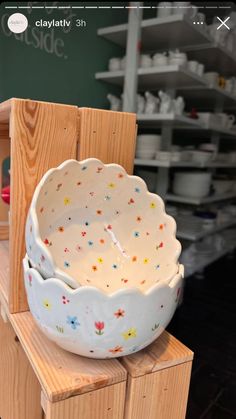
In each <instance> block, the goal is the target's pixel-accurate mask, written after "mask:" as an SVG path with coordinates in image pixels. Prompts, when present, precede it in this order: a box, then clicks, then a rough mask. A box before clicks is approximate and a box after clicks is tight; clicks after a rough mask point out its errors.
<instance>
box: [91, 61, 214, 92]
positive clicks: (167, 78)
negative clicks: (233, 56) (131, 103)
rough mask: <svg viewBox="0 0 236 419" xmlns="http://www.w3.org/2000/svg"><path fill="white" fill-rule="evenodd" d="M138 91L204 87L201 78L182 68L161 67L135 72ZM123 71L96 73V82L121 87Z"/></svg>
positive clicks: (174, 66)
mask: <svg viewBox="0 0 236 419" xmlns="http://www.w3.org/2000/svg"><path fill="white" fill-rule="evenodd" d="M137 75H138V86H139V90H140V91H142V90H146V89H158V88H163V87H164V88H173V89H176V87H177V86H179V87H180V88H181V87H188V86H197V87H201V86H205V85H206V82H205V80H204V78H203V77H199V76H198V75H197V74H196V73H194V72H192V71H189V70H188V69H187V68H185V67H184V66H178V65H166V66H162V67H149V68H139V69H138V71H137ZM124 76H125V71H124V70H119V71H105V72H101V73H96V79H97V80H103V81H106V82H107V83H112V84H116V85H118V86H123V83H124Z"/></svg>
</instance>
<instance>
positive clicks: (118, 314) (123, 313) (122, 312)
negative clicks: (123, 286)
mask: <svg viewBox="0 0 236 419" xmlns="http://www.w3.org/2000/svg"><path fill="white" fill-rule="evenodd" d="M124 315H125V310H122V309H121V308H119V310H117V311H116V312H115V313H114V316H115V317H116V318H117V319H120V318H121V317H124Z"/></svg>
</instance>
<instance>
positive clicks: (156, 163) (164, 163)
mask: <svg viewBox="0 0 236 419" xmlns="http://www.w3.org/2000/svg"><path fill="white" fill-rule="evenodd" d="M134 164H135V165H136V166H146V167H169V168H170V167H192V168H194V167H195V168H199V169H206V168H219V169H220V168H226V169H227V168H228V169H230V168H236V162H232V163H226V162H220V161H219V162H218V161H209V162H207V163H198V162H193V161H184V160H182V161H170V160H154V159H153V160H144V159H137V158H136V159H135V160H134Z"/></svg>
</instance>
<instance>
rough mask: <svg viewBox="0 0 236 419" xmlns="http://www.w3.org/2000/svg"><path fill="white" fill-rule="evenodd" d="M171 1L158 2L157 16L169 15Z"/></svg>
mask: <svg viewBox="0 0 236 419" xmlns="http://www.w3.org/2000/svg"><path fill="white" fill-rule="evenodd" d="M171 8H172V2H171V1H161V2H160V3H159V4H158V9H157V17H168V16H170V15H171V10H172V9H171Z"/></svg>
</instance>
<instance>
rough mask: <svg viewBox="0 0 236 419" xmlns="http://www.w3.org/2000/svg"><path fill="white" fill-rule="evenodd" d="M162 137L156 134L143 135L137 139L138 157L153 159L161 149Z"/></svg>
mask: <svg viewBox="0 0 236 419" xmlns="http://www.w3.org/2000/svg"><path fill="white" fill-rule="evenodd" d="M160 145H161V136H160V135H156V134H142V135H138V137H137V146H136V157H138V158H140V159H153V158H154V157H155V155H156V152H157V150H159V149H160Z"/></svg>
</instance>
